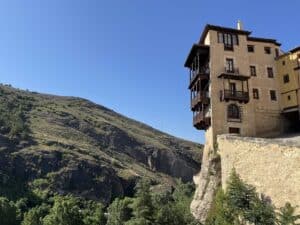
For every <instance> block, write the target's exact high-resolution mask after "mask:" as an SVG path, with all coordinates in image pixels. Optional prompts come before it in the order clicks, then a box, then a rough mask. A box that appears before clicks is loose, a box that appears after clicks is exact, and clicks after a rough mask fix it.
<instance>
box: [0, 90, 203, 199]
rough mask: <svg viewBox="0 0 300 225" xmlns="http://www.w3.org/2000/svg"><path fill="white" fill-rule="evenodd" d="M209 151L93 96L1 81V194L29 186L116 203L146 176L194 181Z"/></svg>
mask: <svg viewBox="0 0 300 225" xmlns="http://www.w3.org/2000/svg"><path fill="white" fill-rule="evenodd" d="M201 155H202V146H201V145H198V144H195V143H192V142H188V141H184V140H181V139H178V138H175V137H172V136H170V135H168V134H165V133H162V132H160V131H158V130H155V129H153V128H151V127H149V126H147V125H145V124H142V123H139V122H137V121H134V120H132V119H129V118H126V117H124V116H122V115H120V114H118V113H116V112H114V111H112V110H109V109H107V108H105V107H103V106H100V105H96V104H94V103H92V102H90V101H87V100H84V99H80V98H74V97H59V96H53V95H43V94H38V93H33V92H29V91H21V90H17V89H14V88H11V87H7V86H0V187H1V188H0V194H1V195H7V194H8V193H11V192H12V191H13V190H12V189H9V187H14V188H13V189H15V194H18V192H19V191H20V190H22V188H23V187H25V186H26V187H28V188H40V189H48V190H52V191H56V192H59V193H62V194H64V193H73V194H75V195H79V196H83V197H85V198H88V199H97V200H101V201H102V202H104V203H108V202H110V201H111V200H112V199H113V198H114V197H121V196H124V195H130V194H132V189H133V187H134V185H135V182H136V180H137V179H139V178H140V177H148V178H150V179H152V180H153V183H156V184H157V185H160V186H170V185H171V184H172V183H173V181H174V178H181V179H182V180H183V181H191V180H192V177H193V175H194V174H196V172H198V171H199V170H200V165H201V162H200V159H201ZM12 195H13V194H12Z"/></svg>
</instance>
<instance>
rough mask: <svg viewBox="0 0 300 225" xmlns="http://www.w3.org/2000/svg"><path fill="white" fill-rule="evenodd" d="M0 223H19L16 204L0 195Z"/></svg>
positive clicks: (6, 224)
mask: <svg viewBox="0 0 300 225" xmlns="http://www.w3.org/2000/svg"><path fill="white" fill-rule="evenodd" d="M0 224H3V225H4V224H5V225H18V224H20V221H19V219H18V214H17V208H16V206H15V205H14V203H13V202H10V201H9V200H8V199H7V198H4V197H0Z"/></svg>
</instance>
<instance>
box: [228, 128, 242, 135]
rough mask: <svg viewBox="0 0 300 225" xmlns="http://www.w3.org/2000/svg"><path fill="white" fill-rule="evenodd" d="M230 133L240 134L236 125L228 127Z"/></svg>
mask: <svg viewBox="0 0 300 225" xmlns="http://www.w3.org/2000/svg"><path fill="white" fill-rule="evenodd" d="M229 133H230V134H240V128H237V127H229Z"/></svg>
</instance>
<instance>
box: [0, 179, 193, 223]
mask: <svg viewBox="0 0 300 225" xmlns="http://www.w3.org/2000/svg"><path fill="white" fill-rule="evenodd" d="M151 188H152V186H151V182H150V181H149V180H140V181H139V182H138V184H137V186H136V189H135V190H136V192H135V195H134V197H132V198H129V197H125V198H122V199H120V198H117V199H115V200H114V201H113V202H112V203H111V204H110V206H109V207H105V206H104V205H103V204H101V203H99V202H96V201H91V200H85V199H83V198H78V197H74V196H72V195H67V196H60V195H41V193H36V194H32V195H30V196H29V195H27V196H24V197H23V198H20V199H18V200H17V201H15V202H12V201H9V200H8V199H7V198H3V197H1V198H0V224H2V225H197V222H196V221H195V220H194V219H193V217H192V215H191V214H190V211H189V205H190V202H191V198H192V195H193V192H194V187H193V185H191V184H184V183H182V182H180V181H178V183H177V185H176V186H175V188H174V190H172V191H165V192H159V193H157V192H152V191H151Z"/></svg>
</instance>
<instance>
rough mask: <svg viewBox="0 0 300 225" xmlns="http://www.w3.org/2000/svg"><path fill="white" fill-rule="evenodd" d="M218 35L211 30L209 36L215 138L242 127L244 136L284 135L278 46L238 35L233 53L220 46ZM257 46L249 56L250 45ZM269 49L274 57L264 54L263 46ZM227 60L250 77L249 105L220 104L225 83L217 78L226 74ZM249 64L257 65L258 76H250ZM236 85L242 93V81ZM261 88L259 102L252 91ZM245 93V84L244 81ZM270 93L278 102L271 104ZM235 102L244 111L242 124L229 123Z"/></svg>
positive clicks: (212, 115)
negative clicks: (269, 69)
mask: <svg viewBox="0 0 300 225" xmlns="http://www.w3.org/2000/svg"><path fill="white" fill-rule="evenodd" d="M217 34H218V32H217V31H214V30H210V31H209V32H208V35H207V37H206V40H207V39H209V42H208V41H207V42H208V43H209V45H210V65H209V66H210V96H211V108H212V113H211V123H212V128H213V134H214V136H217V135H219V134H226V133H228V132H229V127H236V128H240V132H241V135H242V136H259V137H266V136H276V135H278V134H279V133H280V132H281V117H280V97H281V96H280V93H279V83H278V81H277V72H276V66H275V59H274V58H275V48H278V46H276V45H275V44H272V43H265V42H253V41H248V40H247V36H246V35H239V45H235V46H234V51H226V50H224V45H223V43H218V40H217V38H218V36H217ZM248 44H251V45H254V46H255V52H254V53H249V52H248V50H247V45H248ZM266 46H268V47H270V48H271V52H272V54H270V55H268V54H265V52H264V47H266ZM226 58H233V59H234V66H235V67H238V69H239V71H240V74H242V75H244V76H249V77H250V79H249V80H248V84H249V95H250V101H249V102H248V103H239V102H237V101H229V102H225V101H223V102H221V101H220V91H221V90H223V80H222V79H220V78H218V76H219V75H220V74H221V73H222V72H223V71H224V67H225V61H226ZM250 65H255V66H256V73H257V76H255V77H253V76H250ZM267 67H272V68H273V71H274V78H269V77H268V75H267ZM224 81H225V83H224V84H225V88H226V89H228V87H227V86H228V80H226V79H225V80H224ZM230 82H232V83H236V86H237V90H238V91H240V90H241V82H240V81H235V80H231V81H230ZM253 88H257V89H259V99H253V94H252V89H253ZM244 90H246V82H244ZM270 90H276V91H277V101H271V99H270ZM231 103H236V104H237V105H238V106H239V107H240V108H241V109H242V121H241V122H228V120H227V106H228V105H229V104H231Z"/></svg>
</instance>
